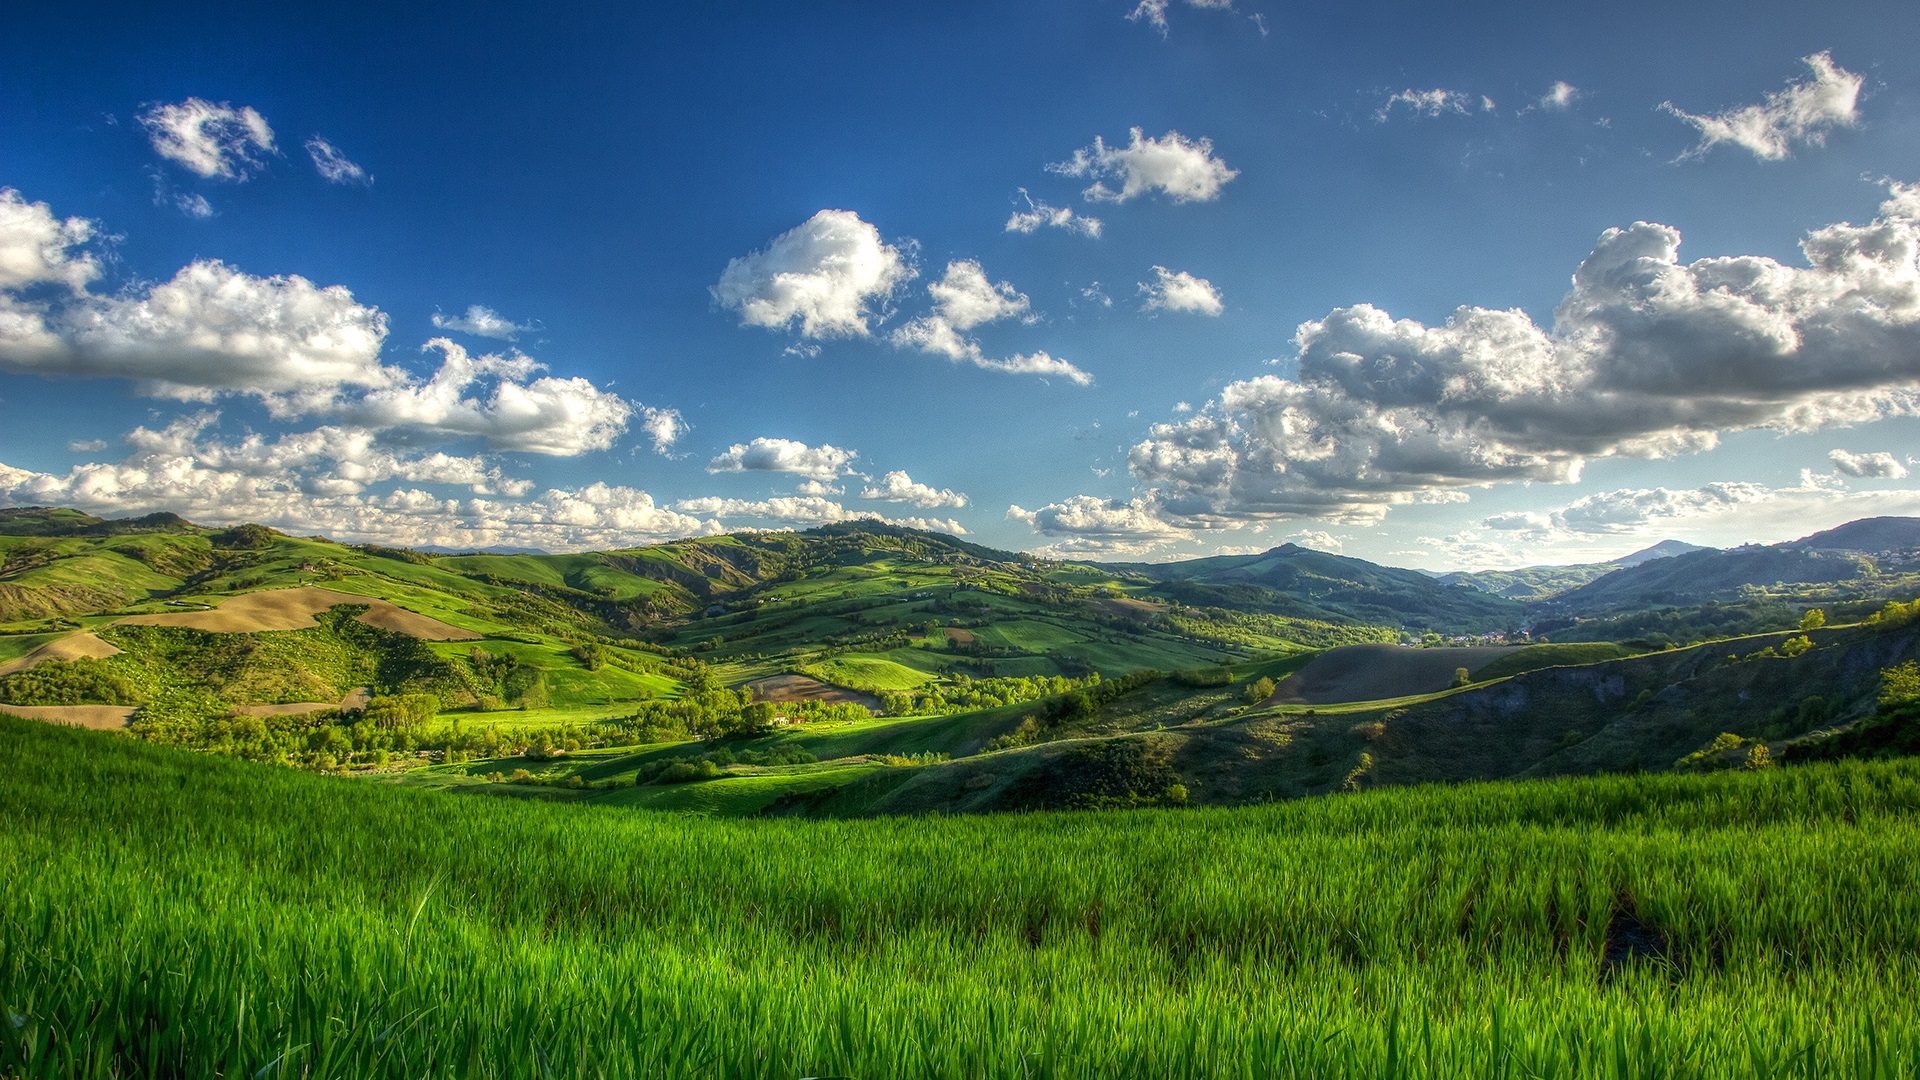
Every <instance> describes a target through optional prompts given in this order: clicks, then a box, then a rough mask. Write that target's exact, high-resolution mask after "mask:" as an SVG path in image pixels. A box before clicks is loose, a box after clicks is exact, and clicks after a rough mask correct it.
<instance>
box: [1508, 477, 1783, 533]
mask: <svg viewBox="0 0 1920 1080" xmlns="http://www.w3.org/2000/svg"><path fill="white" fill-rule="evenodd" d="M1773 497H1774V491H1773V489H1771V488H1769V487H1767V486H1766V485H1765V484H1751V483H1737V482H1729V483H1715V484H1705V485H1703V486H1701V487H1697V488H1688V489H1683V490H1678V491H1676V490H1673V489H1670V488H1663V487H1662V488H1621V489H1619V490H1615V491H1602V492H1598V493H1596V494H1593V495H1588V496H1585V497H1583V498H1580V499H1576V500H1574V502H1572V503H1571V504H1569V505H1567V506H1564V507H1562V508H1560V509H1558V510H1553V511H1549V512H1544V513H1542V512H1525V513H1509V514H1495V515H1494V516H1492V517H1489V518H1487V519H1486V520H1484V521H1483V522H1481V524H1482V525H1484V526H1485V527H1487V528H1489V529H1494V530H1497V531H1501V532H1516V531H1518V532H1530V533H1537V534H1553V533H1567V534H1576V535H1587V536H1592V535H1602V534H1611V533H1633V532H1640V531H1642V530H1644V529H1645V528H1646V527H1647V526H1648V525H1650V524H1652V523H1654V522H1660V521H1682V520H1687V519H1691V518H1699V517H1704V516H1708V515H1712V514H1720V513H1725V512H1726V511H1728V510H1731V509H1733V508H1735V507H1737V506H1740V505H1742V504H1745V503H1752V502H1758V501H1761V500H1765V499H1770V498H1773Z"/></svg>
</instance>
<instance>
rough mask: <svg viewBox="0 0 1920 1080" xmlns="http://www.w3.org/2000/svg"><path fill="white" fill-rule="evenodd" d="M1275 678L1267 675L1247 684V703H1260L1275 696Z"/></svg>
mask: <svg viewBox="0 0 1920 1080" xmlns="http://www.w3.org/2000/svg"><path fill="white" fill-rule="evenodd" d="M1273 689H1274V687H1273V680H1272V679H1269V678H1267V677H1266V676H1265V675H1262V676H1260V677H1259V678H1258V679H1255V680H1254V681H1252V682H1250V683H1248V684H1247V689H1246V696H1247V704H1249V705H1258V704H1260V703H1261V702H1263V701H1265V700H1267V699H1268V698H1270V697H1272V696H1273Z"/></svg>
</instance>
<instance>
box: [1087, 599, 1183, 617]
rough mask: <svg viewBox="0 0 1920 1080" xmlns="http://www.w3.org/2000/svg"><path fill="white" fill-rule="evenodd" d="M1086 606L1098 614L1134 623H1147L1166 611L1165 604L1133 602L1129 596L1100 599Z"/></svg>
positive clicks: (1144, 601) (1146, 601)
mask: <svg viewBox="0 0 1920 1080" xmlns="http://www.w3.org/2000/svg"><path fill="white" fill-rule="evenodd" d="M1088 606H1090V607H1092V608H1093V609H1094V610H1095V611H1098V612H1100V613H1101V614H1102V615H1109V616H1115V617H1118V618H1122V619H1132V620H1133V621H1135V622H1148V621H1150V620H1151V619H1152V618H1153V617H1154V616H1155V615H1158V614H1160V613H1161V612H1164V611H1165V610H1167V608H1166V605H1165V604H1156V603H1153V602H1152V601H1148V600H1135V599H1134V598H1133V597H1130V596H1122V597H1102V598H1101V599H1098V600H1094V601H1091V602H1090V603H1089V605H1088Z"/></svg>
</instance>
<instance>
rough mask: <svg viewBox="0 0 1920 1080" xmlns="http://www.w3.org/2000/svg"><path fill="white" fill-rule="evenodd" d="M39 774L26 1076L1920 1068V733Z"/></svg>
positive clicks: (4, 886) (16, 908)
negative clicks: (398, 785)
mask: <svg viewBox="0 0 1920 1080" xmlns="http://www.w3.org/2000/svg"><path fill="white" fill-rule="evenodd" d="M0 776H4V777H5V779H4V780H0V816H3V817H4V819H5V821H6V822H7V823H8V828H7V830H6V832H5V833H4V838H0V1009H4V1010H5V1021H6V1022H5V1023H0V1076H7V1077H15V1076H18V1077H53V1076H72V1075H87V1076H93V1075H99V1076H213V1075H225V1076H237V1075H242V1074H245V1075H248V1076H259V1077H262V1078H265V1077H270V1076H277V1075H286V1076H341V1077H347V1076H353V1077H360V1076H395V1077H400V1076H407V1077H420V1076H466V1075H481V1076H495V1075H497V1076H514V1077H519V1076H526V1077H545V1076H714V1077H735V1076H738V1077H770V1078H771V1077H801V1076H824V1075H839V1076H860V1077H893V1076H908V1075H913V1076H938V1077H956V1078H958V1077H1030V1076H1062V1077H1066V1076H1074V1077H1081V1076H1086V1077H1115V1078H1118V1077H1140V1076H1166V1077H1202V1076H1204V1077H1267V1076H1288V1075H1300V1076H1353V1077H1360V1076H1386V1075H1393V1076H1423V1077H1443V1076H1445V1077H1454V1076H1513V1077H1521V1076H1608V1077H1616V1076H1617V1077H1629V1076H1631V1077H1664V1076H1673V1077H1678V1076H1724V1077H1736V1076H1738V1077H1747V1076H1768V1075H1780V1076H1809V1077H1813V1076H1875V1077H1878V1076H1886V1077H1892V1076H1907V1075H1913V1073H1914V1070H1915V1069H1916V1068H1920V1005H1916V1003H1915V995H1914V994H1913V992H1912V988H1913V987H1914V986H1916V985H1920V860H1917V859H1916V858H1915V856H1916V855H1920V764H1917V763H1911V762H1899V763H1891V764H1874V765H1859V764H1848V765H1843V766H1834V767H1810V768H1805V769H1791V770H1773V771H1770V772H1766V773H1759V774H1721V775H1716V776H1709V777H1688V776H1659V777H1621V778H1607V779H1595V780H1580V781H1568V782H1553V783H1536V784H1529V785H1484V786H1467V787H1457V788H1418V789H1408V790H1399V791H1390V792H1379V793H1369V794H1362V795H1357V796H1350V797H1337V798H1330V799H1325V800H1317V801H1311V802H1300V803H1292V804H1286V805H1276V806H1270V807H1257V808H1247V809H1240V810H1199V811H1137V812H1129V813H1107V814H1074V815H1019V816H999V817H985V818H945V817H933V818H917V819H884V820H863V821H830V822H818V821H784V820H782V821H717V820H701V819H691V818H685V817H679V816H669V815H652V814H635V813H632V812H631V811H628V812H618V811H611V810H598V809H595V808H592V807H585V806H566V805H545V804H533V803H523V802H520V801H510V800H492V799H476V798H461V797H457V796H449V795H435V794H430V793H422V792H415V791H408V790H404V789H392V788H379V787H372V786H368V785H361V784H353V783H346V782H342V781H339V780H330V779H326V778H321V777H313V776H308V775H303V774H298V773H294V772H291V771H281V770H273V769H268V768H264V767H260V766H254V765H248V764H245V763H240V762H234V761H228V760H223V759H217V758H210V757H206V756H196V755H191V754H186V753H182V752H179V751H174V750H171V749H168V748H164V747H156V746H149V745H143V744H140V743H136V742H133V741H131V740H126V739H117V738H110V737H107V736H101V735H96V734H90V733H85V732H77V731H70V730H64V729H55V728H51V727H46V726H43V725H32V724H28V723H25V722H20V721H12V720H4V719H0ZM1629 946H1631V948H1629Z"/></svg>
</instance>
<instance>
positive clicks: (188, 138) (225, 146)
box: [140, 97, 274, 181]
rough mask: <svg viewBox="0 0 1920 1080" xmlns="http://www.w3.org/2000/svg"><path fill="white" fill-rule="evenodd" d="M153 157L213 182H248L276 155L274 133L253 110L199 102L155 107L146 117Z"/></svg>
mask: <svg viewBox="0 0 1920 1080" xmlns="http://www.w3.org/2000/svg"><path fill="white" fill-rule="evenodd" d="M140 123H141V125H142V126H143V127H145V128H146V129H147V138H148V140H149V141H150V142H151V143H152V144H153V151H154V153H156V154H159V155H160V156H161V157H163V158H166V159H167V160H168V161H171V162H174V163H175V164H177V165H179V166H181V167H182V168H184V169H186V170H187V171H188V172H191V173H194V174H196V175H198V176H202V177H205V178H207V179H209V180H212V179H220V180H234V181H243V180H246V179H247V178H249V177H251V176H252V175H253V174H254V173H255V172H258V171H259V170H260V168H261V166H262V164H263V161H262V157H261V155H262V154H271V153H273V152H274V148H273V129H272V128H271V127H268V126H267V121H266V118H265V117H263V116H261V115H260V114H259V113H257V112H255V111H254V110H253V109H252V108H249V107H247V106H242V107H240V108H237V109H236V108H234V107H233V106H232V105H229V104H227V103H226V102H224V101H223V102H221V103H219V104H217V105H216V104H214V103H213V102H211V101H204V100H202V99H200V98H197V97H193V98H188V99H187V100H185V101H183V102H181V103H179V104H178V105H155V106H153V107H152V108H150V109H148V110H147V111H146V112H144V113H141V114H140Z"/></svg>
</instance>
